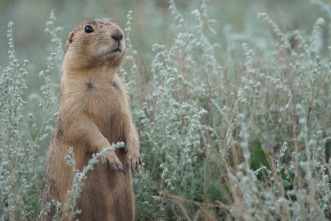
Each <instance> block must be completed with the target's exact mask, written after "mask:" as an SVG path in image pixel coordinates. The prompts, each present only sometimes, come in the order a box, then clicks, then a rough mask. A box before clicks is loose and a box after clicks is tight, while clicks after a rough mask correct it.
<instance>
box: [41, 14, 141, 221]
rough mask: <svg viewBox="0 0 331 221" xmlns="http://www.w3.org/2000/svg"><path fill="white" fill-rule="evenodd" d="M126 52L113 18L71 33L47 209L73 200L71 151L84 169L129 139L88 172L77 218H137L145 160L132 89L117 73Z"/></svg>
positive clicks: (48, 166) (48, 159)
mask: <svg viewBox="0 0 331 221" xmlns="http://www.w3.org/2000/svg"><path fill="white" fill-rule="evenodd" d="M124 51H125V41H124V35H123V31H122V30H121V29H120V27H119V26H118V25H117V23H116V22H115V20H113V19H111V18H105V19H95V20H88V21H85V22H82V23H81V24H80V25H78V27H76V28H75V29H74V30H73V31H72V32H71V33H70V35H69V37H68V40H67V42H66V46H65V56H64V59H63V76H62V79H61V89H60V99H59V110H58V117H57V120H56V126H55V130H54V133H53V137H52V141H51V144H50V147H49V150H48V152H47V156H46V178H45V187H44V193H43V199H42V204H43V208H44V207H45V204H46V203H47V202H49V201H51V200H57V201H59V202H60V203H61V204H62V205H64V204H65V202H66V201H67V200H68V195H67V192H68V190H70V189H71V187H72V181H73V175H72V168H71V167H69V166H68V165H67V164H66V161H65V156H66V155H68V154H69V152H68V149H69V147H73V150H74V153H75V161H76V167H77V168H78V169H79V170H80V171H81V170H82V169H83V167H84V166H85V165H87V163H88V160H89V159H90V158H91V156H92V154H93V153H96V152H99V151H101V150H102V149H103V148H106V147H109V146H110V145H111V144H112V143H117V142H118V141H123V142H124V143H125V147H124V149H122V148H121V149H117V150H116V151H109V152H108V153H107V159H104V158H103V159H101V160H100V162H99V163H98V164H96V165H95V167H94V170H92V171H89V172H88V173H87V178H86V180H85V181H84V187H83V189H82V192H81V194H80V198H79V199H78V201H77V208H78V209H80V210H81V214H80V215H79V216H78V217H77V218H79V220H124V221H128V220H134V217H135V209H134V194H133V187H132V173H133V172H134V171H135V170H137V167H138V164H141V161H140V155H139V140H138V134H137V131H136V129H135V127H134V125H133V123H132V120H131V113H130V110H129V106H128V102H127V98H126V90H125V88H124V86H123V83H122V81H121V79H120V78H119V76H118V75H117V74H116V69H117V68H118V66H119V65H120V64H121V61H122V59H123V55H124ZM131 171H132V172H131ZM64 212H65V211H63V212H62V213H64ZM53 213H54V211H53ZM51 215H52V214H51ZM51 215H50V216H49V217H47V218H46V220H49V219H50V218H51Z"/></svg>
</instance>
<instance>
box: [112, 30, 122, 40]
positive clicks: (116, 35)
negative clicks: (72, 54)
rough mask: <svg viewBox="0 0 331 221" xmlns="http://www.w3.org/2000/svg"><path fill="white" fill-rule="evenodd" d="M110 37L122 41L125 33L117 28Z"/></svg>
mask: <svg viewBox="0 0 331 221" xmlns="http://www.w3.org/2000/svg"><path fill="white" fill-rule="evenodd" d="M110 37H111V38H112V39H114V40H115V41H121V40H122V39H123V33H122V32H121V31H119V30H116V31H114V33H112V34H111V35H110Z"/></svg>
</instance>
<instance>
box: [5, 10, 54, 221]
mask: <svg viewBox="0 0 331 221" xmlns="http://www.w3.org/2000/svg"><path fill="white" fill-rule="evenodd" d="M50 19H51V21H52V19H53V20H54V19H55V17H54V15H53V14H51V18H50ZM13 25H14V24H13V22H10V23H9V25H8V31H7V37H8V43H9V51H8V54H9V59H10V62H9V65H8V66H7V67H6V68H3V69H1V78H0V85H1V92H0V100H1V105H0V120H1V131H0V147H1V154H0V157H1V166H0V173H1V177H0V180H1V181H0V201H1V202H0V211H1V212H0V219H1V220H33V219H35V218H36V217H37V214H39V198H40V193H41V189H42V185H43V170H44V166H43V164H44V157H43V156H40V155H39V152H40V147H41V143H42V142H43V141H44V140H45V139H46V138H47V137H49V135H50V134H51V131H52V128H53V116H54V108H53V109H52V108H51V107H52V106H55V105H54V104H55V101H56V99H55V98H54V97H53V96H52V86H51V84H52V83H51V81H50V79H51V78H50V75H51V73H53V71H54V68H55V65H56V62H58V61H56V59H55V58H56V56H57V54H58V51H57V50H55V51H53V52H52V53H51V55H50V57H49V58H48V66H47V68H46V70H45V71H41V72H40V74H39V76H40V77H41V78H43V79H44V80H45V85H44V86H42V87H41V95H39V96H38V95H31V96H30V97H28V98H25V97H26V96H24V92H25V90H26V88H27V84H26V78H27V75H28V71H27V65H28V60H24V61H23V62H20V61H19V60H18V59H17V58H16V52H15V45H14V40H13V29H12V27H13ZM48 25H50V24H48ZM52 39H53V38H52ZM26 99H28V100H29V102H37V104H36V106H37V107H39V108H38V110H39V112H38V115H39V116H38V119H37V118H36V117H35V114H33V113H29V114H25V111H24V108H26V103H27V101H26ZM30 127H31V129H30Z"/></svg>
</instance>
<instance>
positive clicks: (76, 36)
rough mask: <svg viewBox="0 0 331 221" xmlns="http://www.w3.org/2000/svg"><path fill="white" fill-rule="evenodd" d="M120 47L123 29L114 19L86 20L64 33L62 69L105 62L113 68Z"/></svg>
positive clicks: (119, 58)
mask: <svg viewBox="0 0 331 221" xmlns="http://www.w3.org/2000/svg"><path fill="white" fill-rule="evenodd" d="M124 51H125V40H124V33H123V31H122V29H121V28H120V27H119V26H118V24H117V22H116V21H115V20H114V19H112V18H104V19H93V20H87V21H84V22H82V23H80V24H79V25H78V26H77V27H76V28H74V30H73V31H72V32H71V33H70V34H69V36H68V39H67V42H66V46H65V56H64V59H63V70H64V71H65V72H66V71H67V72H68V71H77V70H79V71H82V70H86V69H91V68H96V67H99V68H100V67H104V66H105V65H106V66H108V67H113V68H117V67H118V66H119V65H120V63H121V61H122V59H123V56H124Z"/></svg>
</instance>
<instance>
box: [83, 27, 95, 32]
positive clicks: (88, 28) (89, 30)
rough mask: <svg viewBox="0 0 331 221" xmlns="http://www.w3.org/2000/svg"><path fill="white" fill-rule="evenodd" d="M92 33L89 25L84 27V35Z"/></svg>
mask: <svg viewBox="0 0 331 221" xmlns="http://www.w3.org/2000/svg"><path fill="white" fill-rule="evenodd" d="M91 32H94V29H93V28H92V26H91V25H86V26H85V33H91Z"/></svg>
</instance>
